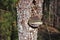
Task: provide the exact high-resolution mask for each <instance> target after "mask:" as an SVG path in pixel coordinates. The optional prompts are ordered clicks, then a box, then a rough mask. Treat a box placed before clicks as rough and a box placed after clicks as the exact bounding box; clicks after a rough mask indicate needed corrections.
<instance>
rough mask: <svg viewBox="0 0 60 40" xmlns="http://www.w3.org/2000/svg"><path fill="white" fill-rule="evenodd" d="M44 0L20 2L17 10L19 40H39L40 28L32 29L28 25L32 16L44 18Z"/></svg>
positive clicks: (24, 0) (21, 0)
mask: <svg viewBox="0 0 60 40" xmlns="http://www.w3.org/2000/svg"><path fill="white" fill-rule="evenodd" d="M42 4H43V0H19V2H18V5H17V6H16V8H17V23H18V36H19V40H37V32H38V28H35V29H34V28H31V27H30V26H29V25H28V24H27V23H28V21H29V19H30V17H31V16H33V15H32V14H36V15H38V16H40V20H41V18H42Z"/></svg>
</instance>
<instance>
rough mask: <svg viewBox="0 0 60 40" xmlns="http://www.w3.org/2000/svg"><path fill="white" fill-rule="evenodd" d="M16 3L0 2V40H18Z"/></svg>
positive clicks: (12, 0) (5, 0)
mask: <svg viewBox="0 0 60 40" xmlns="http://www.w3.org/2000/svg"><path fill="white" fill-rule="evenodd" d="M16 1H17V0H0V40H18V31H17V25H16V17H17V16H16V13H17V12H16V6H15V3H16Z"/></svg>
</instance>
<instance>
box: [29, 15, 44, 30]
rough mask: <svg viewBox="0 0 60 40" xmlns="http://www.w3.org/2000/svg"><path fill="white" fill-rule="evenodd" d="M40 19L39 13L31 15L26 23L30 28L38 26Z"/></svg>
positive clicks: (40, 23)
mask: <svg viewBox="0 0 60 40" xmlns="http://www.w3.org/2000/svg"><path fill="white" fill-rule="evenodd" d="M42 24H43V23H42V21H41V19H40V18H39V15H38V16H33V17H30V19H29V20H28V25H29V26H30V27H31V28H34V29H35V28H38V27H39V26H40V25H42Z"/></svg>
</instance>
